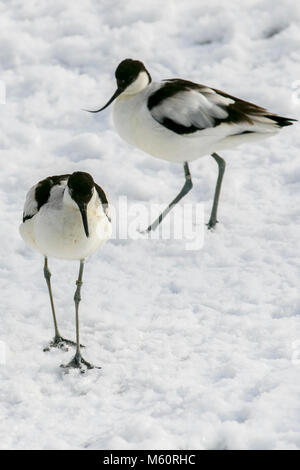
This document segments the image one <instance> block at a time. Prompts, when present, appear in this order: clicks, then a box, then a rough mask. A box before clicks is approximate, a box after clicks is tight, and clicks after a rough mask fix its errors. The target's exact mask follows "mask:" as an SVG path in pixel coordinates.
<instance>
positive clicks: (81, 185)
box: [68, 171, 95, 204]
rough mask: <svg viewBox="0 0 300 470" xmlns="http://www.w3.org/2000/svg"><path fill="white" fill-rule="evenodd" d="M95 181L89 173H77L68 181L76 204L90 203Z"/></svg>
mask: <svg viewBox="0 0 300 470" xmlns="http://www.w3.org/2000/svg"><path fill="white" fill-rule="evenodd" d="M94 186H95V183H94V180H93V178H92V176H91V175H90V174H89V173H85V172H83V171H75V173H73V174H72V175H70V176H69V179H68V187H69V190H70V194H71V196H72V199H74V201H76V202H83V203H86V204H87V203H88V202H89V200H90V199H91V197H92V195H93V188H94Z"/></svg>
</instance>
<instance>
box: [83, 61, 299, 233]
mask: <svg viewBox="0 0 300 470" xmlns="http://www.w3.org/2000/svg"><path fill="white" fill-rule="evenodd" d="M115 77H116V81H117V90H116V92H115V93H114V95H113V96H112V97H111V99H110V100H109V101H108V103H106V105H105V106H103V107H102V108H100V109H98V110H94V111H90V112H93V113H97V112H99V111H102V110H103V109H105V108H106V107H107V106H109V105H110V104H111V103H112V102H113V101H114V107H113V120H114V124H115V127H116V129H117V131H118V133H119V135H120V136H121V137H122V138H123V139H124V140H125V141H127V142H128V143H129V144H132V145H133V146H135V147H137V148H139V149H141V150H143V151H144V152H147V153H149V154H150V155H152V156H154V157H157V158H160V159H163V160H168V161H170V162H176V163H183V164H184V175H185V184H184V186H183V188H182V189H181V191H180V193H179V194H178V195H177V197H176V198H175V199H174V200H173V201H172V202H171V203H170V204H169V206H168V207H167V208H166V209H165V211H164V212H163V213H162V214H161V215H160V216H159V217H158V218H157V219H156V220H155V221H154V222H153V223H152V224H151V225H149V227H148V229H147V230H148V231H150V230H153V229H155V228H156V227H157V226H158V225H159V224H160V222H161V221H162V219H163V218H164V217H165V216H166V215H167V214H168V212H169V211H170V210H171V208H172V207H173V206H174V205H175V204H176V203H177V202H178V201H180V199H181V198H182V197H183V196H185V194H187V193H188V192H189V191H190V190H191V188H192V186H193V185H192V179H191V174H190V170H189V166H188V162H189V161H192V160H196V159H197V158H199V157H203V156H205V155H209V154H210V155H211V156H212V157H213V158H214V159H215V161H216V162H217V164H218V169H219V173H218V179H217V184H216V188H215V194H214V201H213V206H212V211H211V215H210V219H209V222H208V224H207V225H208V228H213V227H215V225H216V223H217V209H218V201H219V195H220V190H221V184H222V179H223V174H224V171H225V161H224V160H223V158H221V157H220V156H219V155H218V154H217V153H216V152H218V151H219V150H223V149H230V148H233V147H235V146H237V145H239V144H242V143H244V142H251V141H255V140H258V139H264V138H266V137H269V136H272V135H274V134H276V133H277V132H278V131H279V129H280V128H281V127H284V126H289V125H291V124H292V123H293V122H292V121H295V119H289V118H285V117H281V116H277V115H276V114H273V113H270V112H268V111H267V110H266V109H264V108H262V107H260V106H257V105H255V104H253V103H249V102H247V101H244V100H241V99H239V98H236V97H234V96H231V95H228V94H227V93H224V92H223V91H220V90H217V89H214V88H210V87H208V86H205V85H200V84H198V83H193V82H190V81H187V80H181V79H178V78H175V79H168V80H163V81H160V82H152V79H151V76H150V74H149V72H148V70H147V69H146V67H145V66H144V64H143V63H142V62H140V61H139V60H132V59H125V60H123V61H122V62H121V63H120V64H119V65H118V67H117V69H116V71H115Z"/></svg>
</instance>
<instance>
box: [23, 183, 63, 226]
mask: <svg viewBox="0 0 300 470" xmlns="http://www.w3.org/2000/svg"><path fill="white" fill-rule="evenodd" d="M69 176H70V175H69V174H68V175H59V176H48V177H47V178H45V179H43V180H41V181H39V182H38V183H37V185H36V186H35V187H34V188H35V191H34V193H33V194H31V190H30V191H29V193H28V197H27V198H26V203H25V207H24V212H23V222H25V221H26V220H28V219H31V218H32V217H33V216H34V215H35V214H36V213H37V212H38V211H39V210H40V208H41V207H42V206H43V205H44V204H46V202H47V201H48V199H49V196H50V192H51V189H52V188H53V186H55V185H57V184H60V183H61V182H62V181H63V180H66V179H67V178H69ZM32 189H33V188H32ZM33 204H34V207H33Z"/></svg>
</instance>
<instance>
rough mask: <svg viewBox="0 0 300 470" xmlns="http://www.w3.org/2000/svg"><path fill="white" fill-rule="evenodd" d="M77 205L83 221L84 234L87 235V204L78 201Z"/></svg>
mask: <svg viewBox="0 0 300 470" xmlns="http://www.w3.org/2000/svg"><path fill="white" fill-rule="evenodd" d="M78 207H79V210H80V214H81V217H82V223H83V227H84V231H85V234H86V236H87V237H89V226H88V220H87V205H86V204H85V203H84V202H79V203H78Z"/></svg>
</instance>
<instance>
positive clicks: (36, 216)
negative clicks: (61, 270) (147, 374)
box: [20, 171, 111, 370]
mask: <svg viewBox="0 0 300 470" xmlns="http://www.w3.org/2000/svg"><path fill="white" fill-rule="evenodd" d="M20 234H21V236H22V238H23V239H24V241H25V242H26V243H27V244H28V245H29V246H30V247H31V248H33V249H35V250H37V251H39V252H40V253H42V255H43V256H44V276H45V279H46V282H47V286H48V291H49V296H50V303H51V309H52V315H53V320H54V330H55V336H54V339H53V341H52V342H51V343H50V345H49V347H59V348H62V349H65V345H66V344H71V345H76V354H75V356H74V358H73V359H72V360H71V362H69V364H67V365H66V366H63V367H75V368H79V369H83V370H84V369H86V368H88V369H91V368H93V367H94V366H92V365H91V364H90V363H89V362H87V361H86V360H85V359H83V357H82V355H81V351H80V346H81V345H80V342H79V317H78V308H79V302H80V300H81V297H80V291H81V285H82V275H83V268H84V262H85V259H86V258H87V257H88V256H90V255H91V254H92V253H94V252H95V251H97V250H98V249H99V248H100V247H101V246H102V245H103V243H105V242H106V240H108V239H109V238H110V236H111V221H110V215H109V206H108V201H107V198H106V195H105V193H104V191H103V189H102V188H101V187H100V186H98V185H97V184H96V183H95V182H94V180H93V178H92V176H91V175H89V174H88V173H84V172H80V171H77V172H75V173H73V174H71V175H70V174H67V175H60V176H49V177H48V178H45V179H44V180H42V181H40V182H39V183H37V184H36V185H35V186H33V187H32V188H31V189H30V190H29V192H28V194H27V197H26V201H25V206H24V212H23V223H22V224H21V225H20ZM48 257H54V258H60V259H67V260H79V261H80V267H79V275H78V279H77V281H76V285H77V288H76V291H75V296H74V301H75V313H76V343H75V342H73V341H70V340H67V339H65V338H63V337H62V336H61V334H60V332H59V330H58V326H57V320H56V315H55V308H54V302H53V296H52V288H51V282H50V277H51V273H50V271H49V268H48ZM48 349H49V348H47V349H45V350H48Z"/></svg>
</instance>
